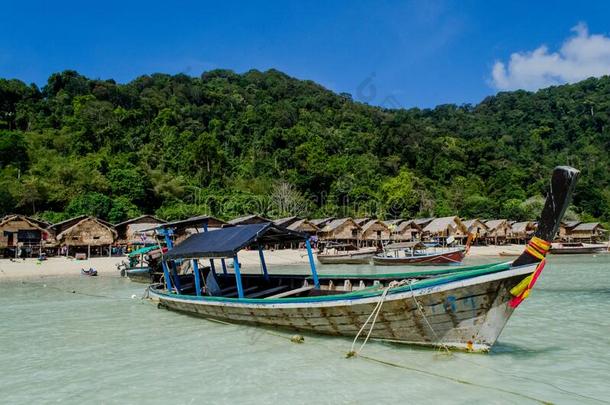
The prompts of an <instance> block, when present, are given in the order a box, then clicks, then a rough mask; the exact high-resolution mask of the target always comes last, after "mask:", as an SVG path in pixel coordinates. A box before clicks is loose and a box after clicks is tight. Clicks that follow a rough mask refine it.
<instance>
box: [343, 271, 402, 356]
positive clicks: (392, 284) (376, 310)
mask: <svg viewBox="0 0 610 405" xmlns="http://www.w3.org/2000/svg"><path fill="white" fill-rule="evenodd" d="M407 283H408V281H407V280H401V281H392V282H390V284H388V286H387V287H385V288H384V289H383V293H382V294H381V297H379V301H377V305H375V308H374V309H373V312H371V314H370V315H369V317H368V318H367V319H366V321H365V322H364V324H363V325H362V327H360V330H359V331H358V333H357V334H356V337H355V338H354V340H353V341H352V347H351V349H350V351H349V352H347V354H346V355H345V357H347V358H350V357H354V356H357V355H359V354H360V352H362V349H364V345H366V342H368V340H369V338H370V337H371V333H373V329H374V328H375V322H377V317H378V316H379V313H380V312H381V307H382V306H383V302H384V301H385V298H386V296H387V295H388V291H390V289H392V288H396V287H400V286H403V285H405V284H407ZM371 318H373V323H371V327H370V328H369V332H368V333H367V335H366V338H365V339H364V342H362V345H360V348H359V349H358V351H356V350H354V346H356V342H357V341H358V338H359V337H360V334H361V333H362V331H363V330H364V328H365V327H366V325H368V323H369V322H370V320H371Z"/></svg>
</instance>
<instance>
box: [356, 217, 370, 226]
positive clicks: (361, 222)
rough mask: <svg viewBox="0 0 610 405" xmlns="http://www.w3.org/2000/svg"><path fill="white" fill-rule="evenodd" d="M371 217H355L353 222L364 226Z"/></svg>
mask: <svg viewBox="0 0 610 405" xmlns="http://www.w3.org/2000/svg"><path fill="white" fill-rule="evenodd" d="M371 219H372V218H368V217H367V218H355V219H354V222H355V223H357V224H358V226H364V224H366V223H367V222H369V221H370V220H371Z"/></svg>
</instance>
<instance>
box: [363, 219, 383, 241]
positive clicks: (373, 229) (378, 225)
mask: <svg viewBox="0 0 610 405" xmlns="http://www.w3.org/2000/svg"><path fill="white" fill-rule="evenodd" d="M361 227H362V234H361V236H360V238H361V239H362V240H365V241H384V240H390V228H388V226H387V225H386V224H384V223H383V222H381V221H380V220H378V219H371V220H369V221H367V222H366V223H365V224H364V225H361Z"/></svg>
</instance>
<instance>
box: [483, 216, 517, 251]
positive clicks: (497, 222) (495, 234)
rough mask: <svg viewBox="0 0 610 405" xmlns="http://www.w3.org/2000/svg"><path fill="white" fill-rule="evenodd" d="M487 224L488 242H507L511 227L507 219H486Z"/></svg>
mask: <svg viewBox="0 0 610 405" xmlns="http://www.w3.org/2000/svg"><path fill="white" fill-rule="evenodd" d="M485 225H486V226H487V235H486V239H487V242H488V243H493V244H494V245H497V244H499V243H502V244H503V243H506V240H507V238H508V237H509V235H510V229H511V228H510V224H509V223H508V221H507V220H506V219H492V220H489V221H485Z"/></svg>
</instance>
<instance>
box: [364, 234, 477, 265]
mask: <svg viewBox="0 0 610 405" xmlns="http://www.w3.org/2000/svg"><path fill="white" fill-rule="evenodd" d="M469 247H470V239H469V241H468V242H467V244H466V246H460V247H455V248H428V247H427V246H426V245H424V244H423V243H422V242H398V243H392V244H389V245H387V246H386V247H385V248H384V251H383V252H382V253H379V254H376V255H375V256H373V264H375V265H376V266H405V265H406V266H431V265H447V264H460V263H462V260H464V257H466V254H467V253H468V249H469Z"/></svg>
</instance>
